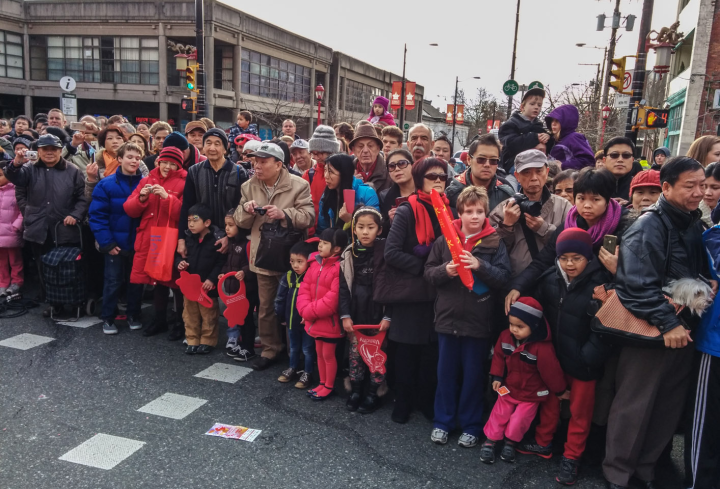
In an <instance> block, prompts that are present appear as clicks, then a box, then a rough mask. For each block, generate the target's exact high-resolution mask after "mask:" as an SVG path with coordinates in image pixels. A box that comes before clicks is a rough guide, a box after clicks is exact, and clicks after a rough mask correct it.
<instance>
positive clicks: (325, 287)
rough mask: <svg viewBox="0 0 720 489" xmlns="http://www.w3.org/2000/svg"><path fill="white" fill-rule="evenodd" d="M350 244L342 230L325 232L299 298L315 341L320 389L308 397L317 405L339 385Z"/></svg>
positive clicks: (299, 309) (313, 256) (298, 302)
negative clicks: (344, 266) (343, 279)
mask: <svg viewBox="0 0 720 489" xmlns="http://www.w3.org/2000/svg"><path fill="white" fill-rule="evenodd" d="M347 244H348V237H347V233H345V231H343V230H341V229H332V228H328V229H326V230H324V231H323V232H322V234H321V235H320V243H319V244H318V252H317V253H313V254H311V255H310V260H309V261H310V263H311V264H310V267H309V268H308V270H307V272H305V278H304V279H303V282H302V284H300V293H299V294H298V298H297V310H298V312H299V313H300V316H302V318H303V321H304V322H305V331H306V332H307V334H309V335H310V336H312V337H313V338H315V350H316V352H317V363H318V374H319V375H320V385H318V386H317V387H315V388H314V389H311V390H309V391H308V394H309V395H310V397H311V398H312V399H313V400H316V401H323V400H325V399H327V398H328V396H330V394H332V393H333V387H334V385H335V375H336V374H337V361H336V360H335V345H337V343H338V342H339V341H340V338H342V337H343V336H344V334H345V333H344V332H343V327H342V323H341V322H340V317H339V315H338V307H339V306H338V302H339V297H340V253H342V251H343V250H344V249H345V248H346V247H347Z"/></svg>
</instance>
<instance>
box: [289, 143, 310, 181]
mask: <svg viewBox="0 0 720 489" xmlns="http://www.w3.org/2000/svg"><path fill="white" fill-rule="evenodd" d="M290 154H291V155H292V157H293V161H294V162H295V169H296V170H297V171H299V172H300V173H301V174H302V173H305V171H307V170H309V169H310V168H312V167H313V161H312V158H311V157H310V145H309V144H308V142H307V141H305V140H304V139H296V140H295V141H294V142H293V143H292V145H291V146H290Z"/></svg>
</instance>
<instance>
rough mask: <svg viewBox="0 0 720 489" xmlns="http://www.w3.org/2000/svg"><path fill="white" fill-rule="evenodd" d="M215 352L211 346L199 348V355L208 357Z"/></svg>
mask: <svg viewBox="0 0 720 489" xmlns="http://www.w3.org/2000/svg"><path fill="white" fill-rule="evenodd" d="M212 350H213V347H212V346H210V345H200V346H198V349H197V352H198V354H199V355H207V354H208V353H210V352H211V351H212Z"/></svg>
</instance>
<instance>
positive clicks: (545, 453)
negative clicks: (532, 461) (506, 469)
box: [516, 440, 553, 458]
mask: <svg viewBox="0 0 720 489" xmlns="http://www.w3.org/2000/svg"><path fill="white" fill-rule="evenodd" d="M516 450H517V451H518V452H519V453H523V454H525V455H537V456H538V457H542V458H552V454H553V447H552V442H551V443H550V444H548V445H547V446H542V445H540V444H538V442H536V441H535V440H532V441H530V442H527V443H521V444H520V445H518V447H517V448H516Z"/></svg>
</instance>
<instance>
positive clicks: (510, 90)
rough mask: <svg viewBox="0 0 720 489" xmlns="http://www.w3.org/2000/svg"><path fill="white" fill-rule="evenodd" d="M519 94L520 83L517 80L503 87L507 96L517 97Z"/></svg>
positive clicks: (510, 81) (507, 82)
mask: <svg viewBox="0 0 720 489" xmlns="http://www.w3.org/2000/svg"><path fill="white" fill-rule="evenodd" d="M517 92H518V83H517V82H516V81H515V80H508V81H506V82H505V84H504V85H503V93H504V94H505V95H507V96H512V95H515V94H516V93H517Z"/></svg>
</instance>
